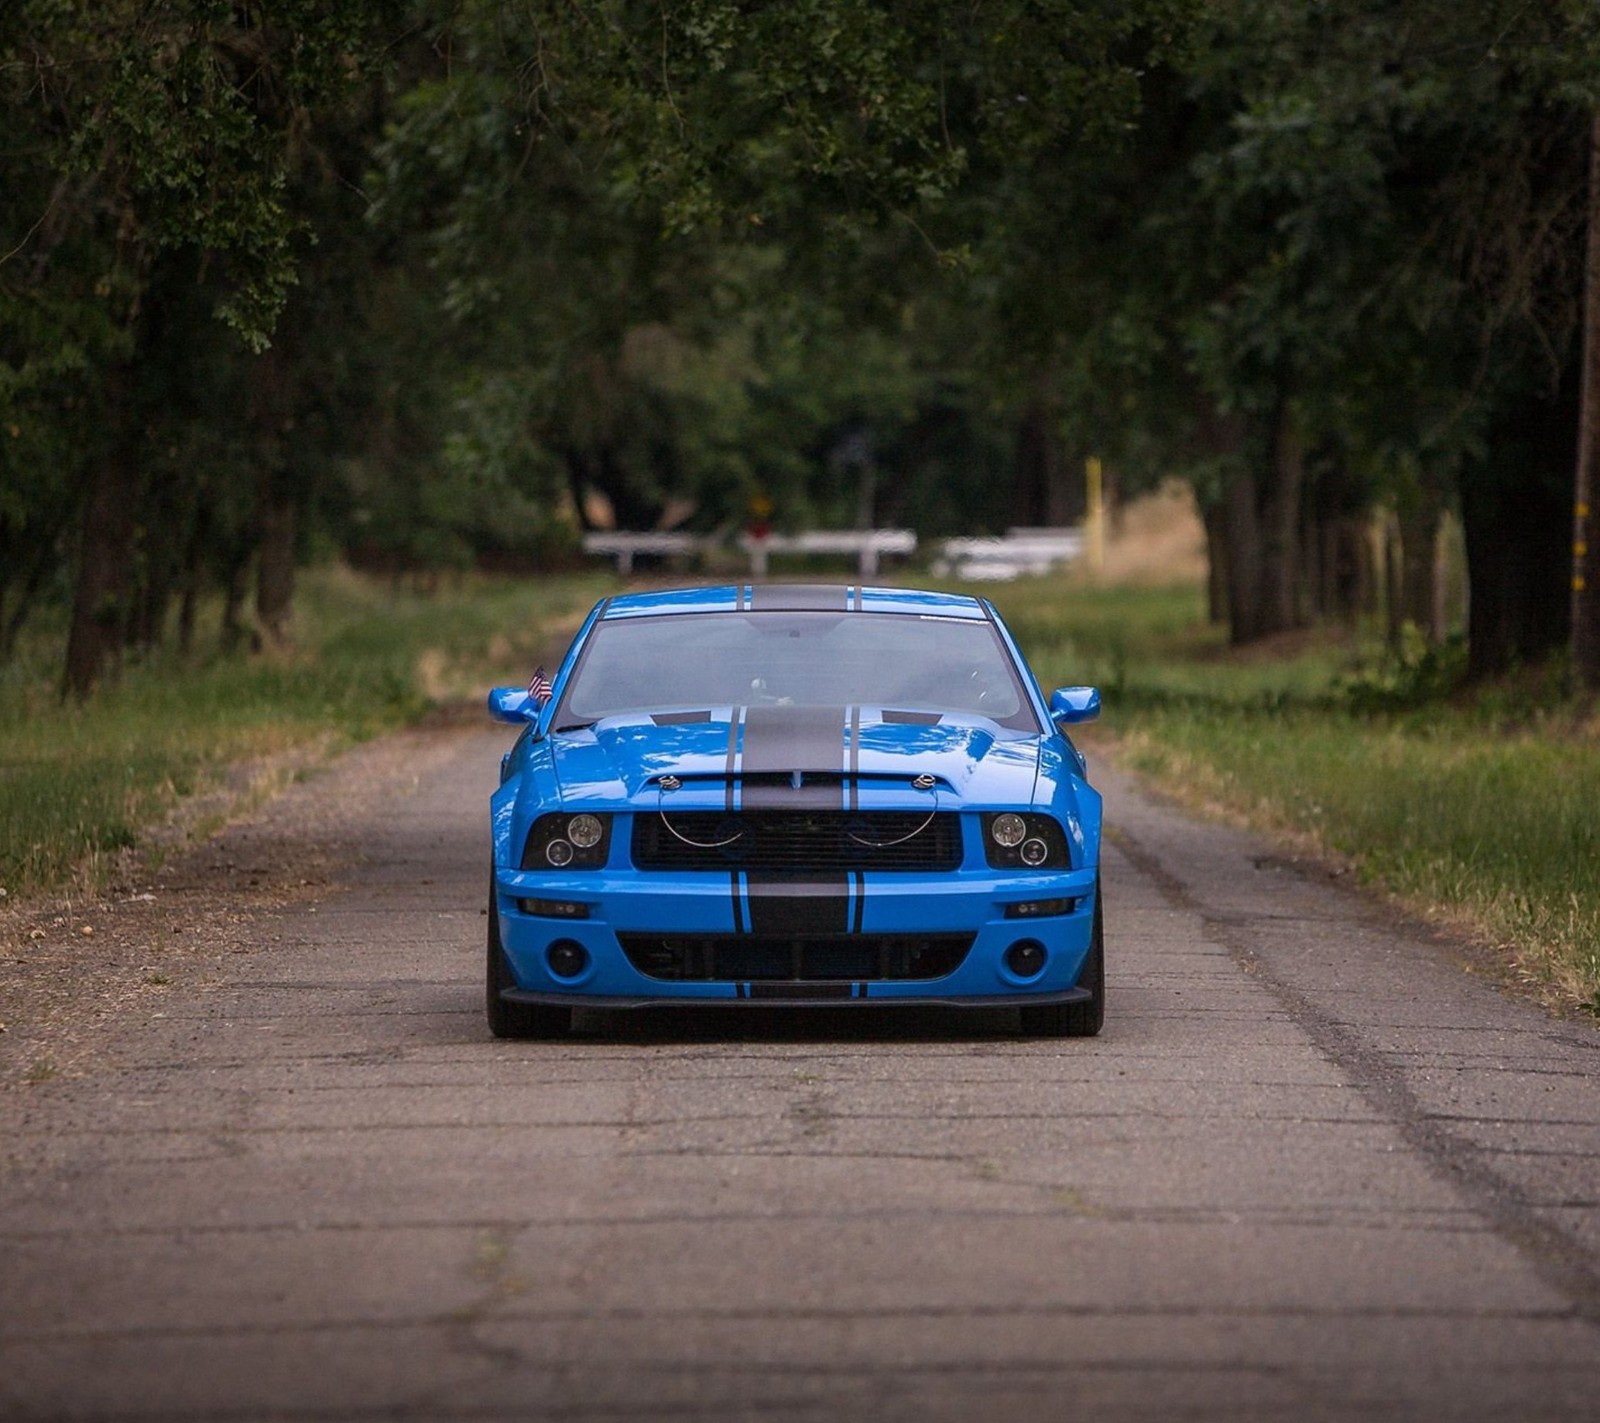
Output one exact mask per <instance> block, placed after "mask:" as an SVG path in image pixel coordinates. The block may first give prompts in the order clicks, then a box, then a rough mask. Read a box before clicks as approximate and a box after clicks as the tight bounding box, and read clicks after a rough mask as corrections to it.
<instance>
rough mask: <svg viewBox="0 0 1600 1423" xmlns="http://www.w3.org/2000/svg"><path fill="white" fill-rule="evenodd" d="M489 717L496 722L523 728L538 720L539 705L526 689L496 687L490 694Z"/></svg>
mask: <svg viewBox="0 0 1600 1423" xmlns="http://www.w3.org/2000/svg"><path fill="white" fill-rule="evenodd" d="M489 715H490V716H492V717H493V718H494V719H495V720H496V721H508V722H510V723H511V724H512V725H513V726H521V725H523V724H524V723H525V722H530V721H535V720H537V719H538V716H539V703H538V702H536V701H534V699H533V698H532V697H530V696H529V695H528V689H527V688H526V687H494V688H492V689H491V690H490V692H489Z"/></svg>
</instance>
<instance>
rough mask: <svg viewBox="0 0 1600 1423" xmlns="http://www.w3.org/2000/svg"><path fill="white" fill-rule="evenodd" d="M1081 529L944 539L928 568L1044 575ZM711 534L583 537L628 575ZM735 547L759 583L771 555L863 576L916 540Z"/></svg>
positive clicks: (1075, 545)
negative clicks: (850, 565)
mask: <svg viewBox="0 0 1600 1423" xmlns="http://www.w3.org/2000/svg"><path fill="white" fill-rule="evenodd" d="M1085 542H1086V540H1085V535H1084V531H1083V529H1081V528H1077V527H1070V528H1069V527H1061V528H1021V527H1019V528H1011V529H1007V530H1006V532H1005V534H1004V535H1003V536H1001V537H999V538H981V539H978V538H959V539H946V540H944V542H943V543H942V544H941V545H940V554H939V557H938V559H937V560H936V561H935V562H934V565H933V571H934V572H935V573H936V574H938V575H939V576H940V577H942V578H949V577H955V578H963V579H969V580H971V581H973V582H983V581H991V582H1002V581H1007V580H1009V579H1012V578H1020V577H1022V576H1024V575H1025V574H1035V573H1048V572H1049V571H1050V570H1051V569H1052V568H1055V567H1056V566H1057V565H1059V564H1063V563H1071V562H1072V561H1073V560H1074V559H1077V558H1081V557H1082V556H1083V552H1084V547H1085ZM719 544H720V540H719V539H717V538H716V537H715V536H714V535H710V534H685V533H610V532H604V533H591V534H585V535H584V536H583V548H584V552H585V553H597V554H604V555H606V556H607V557H610V558H614V559H615V560H616V562H617V572H618V573H621V574H624V575H626V574H629V573H632V572H633V560H634V558H635V556H636V555H638V554H657V555H663V556H667V557H672V556H683V555H692V554H697V553H704V552H707V551H709V550H711V549H713V548H716V547H718V545H719ZM739 547H740V548H741V549H743V550H744V552H745V554H746V555H747V556H748V558H749V560H750V572H751V574H752V575H753V576H754V577H757V578H764V577H766V574H767V561H768V559H769V558H770V557H771V555H773V554H775V553H806V554H819V553H822V554H827V553H834V554H849V555H852V556H853V557H854V558H855V560H856V567H857V568H858V569H859V570H860V573H861V576H862V577H863V578H871V577H872V576H873V575H874V574H876V573H877V571H878V565H879V561H880V560H881V559H882V558H883V557H884V556H885V555H888V554H893V555H898V556H902V557H903V556H904V555H906V554H910V553H915V552H916V549H917V536H916V535H915V534H914V533H913V532H912V531H911V530H910V529H817V530H813V531H812V532H810V533H805V534H763V535H761V536H759V537H758V536H756V535H755V534H748V533H746V534H740V535H739Z"/></svg>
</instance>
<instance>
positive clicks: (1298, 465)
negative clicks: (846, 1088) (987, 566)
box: [0, 0, 1600, 699]
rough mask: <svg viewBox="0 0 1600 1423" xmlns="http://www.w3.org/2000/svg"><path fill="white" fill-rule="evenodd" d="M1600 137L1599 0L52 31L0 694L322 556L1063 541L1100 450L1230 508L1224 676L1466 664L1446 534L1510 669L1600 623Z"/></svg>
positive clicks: (22, 357) (34, 63)
mask: <svg viewBox="0 0 1600 1423" xmlns="http://www.w3.org/2000/svg"><path fill="white" fill-rule="evenodd" d="M1597 108H1600V11H1597V10H1596V8H1595V7H1594V6H1593V5H1592V4H1590V3H1588V0H1550V3H1547V4H1541V5H1536V6H1530V5H1527V4H1524V3H1522V0H1481V3H1475V4H1473V5H1470V6H1463V5H1460V4H1458V3H1454V0H1224V3H1214V0H1126V3H1123V4H1118V5H1114V6H1104V5H1090V4H1085V3H1083V2H1082V0H983V3H980V4H975V5H968V6H960V7H954V6H950V5H947V4H944V3H940V0H906V3H903V4H896V5H893V6H881V5H874V4H869V3H863V0H793V3H787V4H784V5H781V6H769V5H751V4H748V3H744V0H686V2H685V3H682V4H671V5H668V4H663V3H661V0H596V3H594V4H585V5H572V4H569V3H566V0H446V3H426V0H254V3H249V4H242V5H241V4H236V3H223V2H222V0H94V3H88V0H13V3H11V4H8V5H6V6H5V7H4V8H3V12H0V118H3V120H4V122H3V124H0V184H3V191H4V193H5V198H6V200H5V202H4V203H3V204H0V660H4V659H7V658H10V657H12V656H13V655H14V653H15V649H16V646H17V639H18V635H19V633H20V631H21V629H22V627H23V626H24V625H26V624H27V623H28V622H29V621H30V620H31V619H34V618H36V617H38V616H40V615H41V613H42V612H44V610H46V609H63V608H64V609H66V610H67V616H66V618H65V620H64V622H58V623H55V624H51V625H52V626H58V627H59V628H60V631H61V637H62V641H61V647H60V655H59V668H58V674H59V680H60V683H61V685H62V686H63V688H64V689H65V690H66V692H67V693H68V694H69V695H70V696H72V697H74V698H78V699H82V698H84V697H87V696H89V695H90V694H91V693H92V692H93V690H94V689H95V688H96V687H97V686H99V685H100V684H101V683H103V682H104V681H106V680H108V679H110V678H114V677H115V675H116V673H117V670H118V669H119V667H120V666H122V665H123V664H124V663H125V662H127V661H128V660H129V659H130V658H139V657H146V656H149V655H151V654H152V653H153V652H154V651H155V650H156V649H158V648H162V647H166V646H168V645H171V646H175V647H176V648H177V649H179V650H180V651H184V650H192V649H193V648H194V647H195V640H196V637H197V632H196V628H195V620H196V609H197V607H198V600H199V599H200V597H201V596H202V595H203V594H205V593H206V592H207V591H212V592H215V593H217V594H219V595H220V596H221V597H222V599H223V606H224V616H223V618H222V620H221V623H220V625H219V626H218V628H217V629H216V631H215V633H214V636H215V637H217V638H219V639H220V640H221V641H222V642H223V643H225V644H229V643H237V642H245V643H250V644H253V645H256V646H270V645H284V644H286V643H287V642H288V641H290V640H291V639H292V637H293V635H294V620H295V614H296V600H295V588H296V572H297V570H298V569H299V568H300V567H302V566H304V565H305V564H307V563H308V562H318V561H327V560H329V559H333V558H342V559H344V560H346V561H348V562H350V563H351V564H352V565H354V566H356V567H359V568H363V569H368V570H379V571H383V572H387V573H392V574H400V575H404V576H406V577H409V578H410V579H412V580H413V582H414V584H415V586H425V585H426V584H427V582H428V581H429V580H431V579H435V578H437V577H439V576H442V575H444V574H447V573H452V572H459V571H462V570H466V569H470V568H478V569H502V570H519V571H523V572H534V573H543V572H550V571H557V570H562V569H565V568H569V567H571V566H572V563H573V559H574V554H575V550H576V548H577V546H578V540H579V537H580V535H581V533H582V531H583V530H584V529H586V528H593V527H608V526H615V527H619V528H623V529H634V530H646V529H657V528H685V529H691V530H695V531H699V532H701V533H713V534H715V533H722V534H725V535H730V536H731V535H732V534H734V533H736V532H737V530H739V529H740V528H742V527H744V526H746V525H747V524H749V523H750V522H751V521H752V520H753V519H756V518H760V519H762V520H763V521H770V522H771V523H772V524H773V525H774V526H775V527H776V528H778V529H779V530H787V529H807V528H815V527H836V528H848V527H853V526H856V525H860V524H877V525H880V526H906V527H910V528H912V529H914V530H915V531H916V532H917V533H918V534H919V535H921V536H923V537H924V538H925V539H927V538H931V537H935V536H937V535H940V534H956V533H977V532H984V531H998V530H1001V529H1004V528H1005V527H1007V526H1009V525H1030V526H1031V525H1042V524H1060V523H1065V522H1070V521H1072V520H1074V519H1076V518H1077V517H1079V516H1080V515H1081V513H1082V511H1083V506H1084V499H1085V491H1084V480H1083V468H1084V461H1085V459H1086V457H1088V456H1091V455H1092V456H1096V457H1098V458H1100V459H1102V460H1103V461H1104V462H1105V466H1106V468H1107V470H1108V477H1109V480H1110V483H1111V486H1112V488H1113V490H1114V492H1115V493H1117V494H1119V495H1121V496H1128V495H1132V494H1135V493H1137V492H1139V491H1140V490H1142V489H1145V488H1148V487H1150V486H1151V485H1153V484H1154V483H1156V482H1157V481H1159V480H1160V479H1163V478H1167V477H1176V478H1179V479H1181V480H1183V481H1185V482H1186V483H1187V484H1188V486H1189V487H1190V488H1191V489H1192V491H1193V494H1194V497H1195V500H1196V502H1197V507H1198V508H1199V510H1200V513H1201V516H1202V518H1203V520H1204V523H1205V527H1206V531H1207V550H1208V559H1209V570H1210V579H1209V583H1208V602H1207V613H1208V616H1209V617H1210V618H1211V619H1212V620H1213V621H1216V622H1217V623H1219V624H1220V625H1222V626H1225V627H1226V628H1227V629H1228V635H1229V637H1230V639H1231V640H1232V641H1233V642H1235V643H1236V644H1243V643H1248V642H1251V641H1255V640H1258V639H1261V638H1265V637H1272V636H1275V635H1278V634H1280V633H1282V632H1284V631H1285V630H1290V629H1294V628H1299V627H1303V626H1307V625H1311V624H1314V623H1318V622H1322V621H1327V620H1339V619H1344V620H1351V619H1354V618H1356V617H1358V616H1361V615H1363V614H1366V615H1370V614H1372V613H1373V612H1374V611H1376V610H1380V609H1381V610H1384V615H1385V616H1386V617H1387V620H1388V625H1389V633H1390V636H1391V638H1392V639H1393V640H1395V641H1396V642H1397V643H1398V641H1399V640H1400V638H1401V637H1402V636H1403V635H1404V634H1403V632H1402V629H1403V628H1404V626H1405V625H1406V624H1408V623H1409V624H1410V625H1411V626H1412V627H1414V628H1415V629H1417V630H1418V631H1419V632H1420V635H1421V636H1422V637H1423V639H1424V640H1426V641H1428V642H1431V643H1436V644H1437V643H1442V642H1443V641H1444V639H1445V638H1447V637H1448V636H1449V635H1450V633H1451V632H1452V630H1453V629H1452V620H1453V616H1452V615H1453V605H1452V603H1451V601H1450V597H1449V590H1448V588H1447V587H1446V586H1445V583H1444V580H1443V579H1442V578H1441V577H1440V575H1439V571H1438V570H1439V567H1440V564H1441V560H1440V557H1439V551H1440V548H1441V532H1440V531H1441V528H1442V527H1445V521H1446V520H1447V519H1451V518H1453V519H1454V521H1455V522H1454V527H1455V529H1456V530H1457V536H1458V538H1459V541H1460V546H1461V548H1462V549H1463V550H1464V558H1465V564H1466V567H1467V573H1468V576H1467V578H1466V581H1465V584H1464V593H1463V596H1464V597H1465V599H1466V600H1467V603H1468V605H1469V606H1468V608H1467V613H1468V614H1469V615H1468V616H1467V617H1466V620H1465V626H1466V629H1467V638H1468V641H1467V644H1466V648H1465V654H1466V655H1465V658H1464V660H1463V662H1462V670H1463V672H1464V673H1465V674H1466V675H1469V676H1472V677H1477V678H1482V677H1487V676H1492V675H1495V674H1498V673H1500V672H1503V671H1504V670H1505V669H1507V668H1509V667H1512V666H1514V665H1518V664H1521V663H1524V662H1526V661H1529V660H1533V659H1538V658H1541V657H1544V656H1545V655H1547V654H1549V653H1551V652H1553V651H1554V652H1559V651H1560V650H1561V649H1563V648H1564V647H1565V646H1566V645H1567V643H1568V641H1569V635H1570V633H1571V631H1572V629H1571V617H1570V609H1569V604H1570V602H1571V573H1572V554H1571V544H1572V535H1573V527H1574V523H1573V495H1574V488H1575V483H1574V481H1575V470H1576V464H1577V452H1578V449H1579V430H1580V406H1581V401H1580V398H1579V390H1580V384H1581V380H1582V374H1583V364H1582V356H1583V319H1582V318H1583V311H1584V284H1583V268H1584V257H1585V250H1586V249H1585V242H1586V233H1587V231H1588V228H1589V226H1590V225H1591V222H1595V223H1597V224H1600V217H1592V216H1591V191H1592V189H1591V185H1590V182H1589V163H1590V155H1591V148H1592V144H1591V134H1592V130H1593V128H1594V121H1595V113H1596V111H1597ZM1593 212H1595V213H1600V204H1596V205H1595V206H1594V207H1593ZM1596 245H1597V246H1600V244H1596ZM1594 304H1595V309H1596V310H1597V311H1600V295H1597V296H1596V297H1595V299H1594ZM1597 328H1600V323H1597ZM1597 383H1600V382H1597ZM1595 418H1596V420H1600V416H1596V417H1595ZM1591 423H1594V422H1591ZM768 510H770V512H766V511H768ZM1374 521H1376V526H1377V527H1379V528H1380V530H1381V531H1382V534H1383V536H1382V538H1380V539H1378V540H1376V541H1375V540H1374V539H1373V538H1372V537H1370V536H1369V535H1370V531H1371V530H1372V528H1373V527H1374ZM1594 543H1595V545H1596V547H1597V549H1600V537H1596V538H1595V540H1594ZM1596 582H1597V583H1600V578H1597V579H1596ZM1455 611H1456V613H1457V615H1456V616H1455V617H1454V621H1455V622H1457V623H1459V622H1460V621H1461V618H1460V616H1459V610H1455ZM1596 661H1597V666H1596V668H1595V671H1596V674H1597V676H1600V652H1597V653H1596ZM1584 667H1585V668H1587V667H1588V663H1585V664H1584ZM1580 670H1582V669H1580Z"/></svg>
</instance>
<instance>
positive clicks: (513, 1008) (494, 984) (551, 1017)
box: [484, 890, 572, 1038]
mask: <svg viewBox="0 0 1600 1423" xmlns="http://www.w3.org/2000/svg"><path fill="white" fill-rule="evenodd" d="M514 986H515V984H514V981H513V979H512V977H511V965H510V964H508V963H507V962H506V955H505V950H504V949H502V948H501V947H500V916H499V914H498V913H496V912H495V904H494V891H493V890H490V892H489V952H488V962H487V964H486V966H485V972H484V1007H485V1009H486V1010H487V1012H488V1017H489V1031H490V1032H491V1033H493V1034H494V1035H495V1036H496V1037H497V1038H561V1037H565V1036H566V1035H567V1032H568V1031H569V1030H570V1029H571V1027H572V1009H570V1008H555V1007H552V1006H551V1005H550V1004H548V1003H508V1002H507V1001H506V1000H505V999H504V998H502V997H501V996H500V990H501V989H502V988H511V987H514Z"/></svg>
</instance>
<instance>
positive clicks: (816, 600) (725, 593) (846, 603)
mask: <svg viewBox="0 0 1600 1423" xmlns="http://www.w3.org/2000/svg"><path fill="white" fill-rule="evenodd" d="M747 612H756V613H793V612H839V613H846V612H849V613H912V614H922V615H924V616H928V615H933V616H937V617H945V618H970V619H974V620H978V621H981V620H983V619H985V618H987V617H988V616H989V613H988V610H987V609H986V608H985V606H984V605H983V603H982V602H980V601H979V600H978V599H977V598H973V597H970V596H969V595H967V594H965V593H936V592H931V591H927V590H923V589H918V588H864V587H858V586H855V585H853V584H843V583H837V584H835V583H730V584H723V585H721V586H718V587H711V588H664V589H653V590H652V591H650V592H648V593H619V594H618V595H617V596H616V597H614V598H610V599H608V600H607V602H606V604H605V606H604V608H603V609H602V610H601V613H600V616H601V617H602V618H604V619H609V618H639V617H656V616H661V615H664V614H669V613H747Z"/></svg>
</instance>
